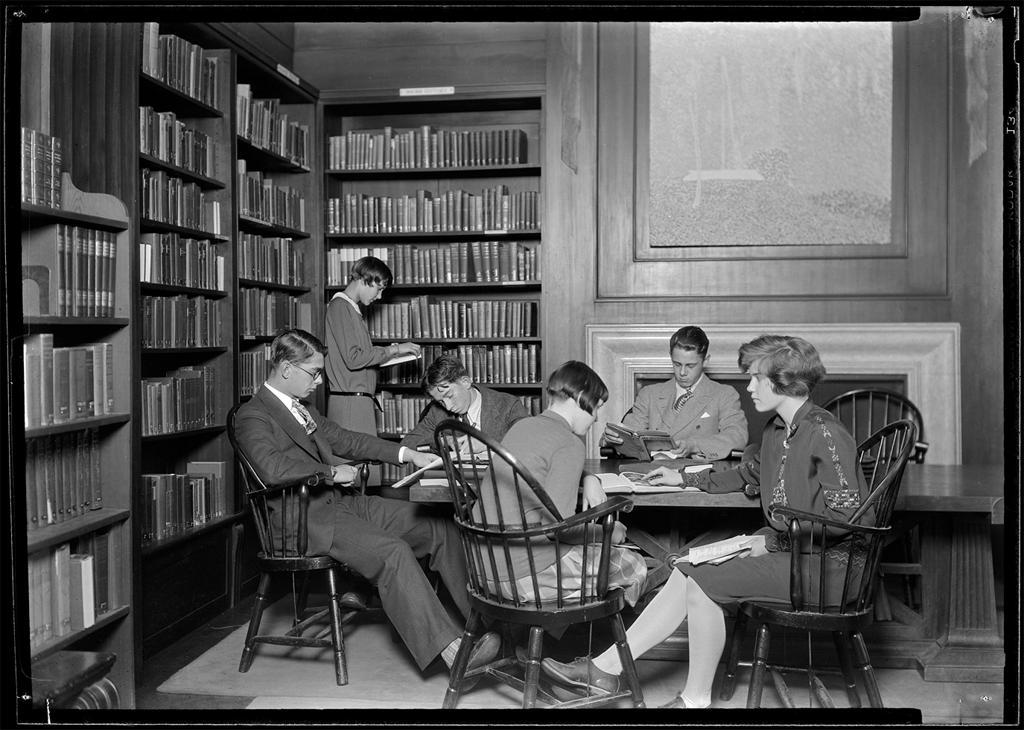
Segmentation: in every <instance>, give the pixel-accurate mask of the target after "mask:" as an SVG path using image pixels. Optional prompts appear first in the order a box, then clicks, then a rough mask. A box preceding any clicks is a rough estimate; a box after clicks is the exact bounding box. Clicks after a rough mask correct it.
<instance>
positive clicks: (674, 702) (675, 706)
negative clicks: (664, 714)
mask: <svg viewBox="0 0 1024 730" xmlns="http://www.w3.org/2000/svg"><path fill="white" fill-rule="evenodd" d="M660 709H662V710H685V709H686V703H685V702H683V693H682V692H680V693H679V694H677V695H676V696H675V697H673V698H672V699H671V700H669V701H668V702H666V703H665V704H664V705H660Z"/></svg>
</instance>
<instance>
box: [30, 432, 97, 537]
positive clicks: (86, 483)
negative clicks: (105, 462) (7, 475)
mask: <svg viewBox="0 0 1024 730" xmlns="http://www.w3.org/2000/svg"><path fill="white" fill-rule="evenodd" d="M102 475H103V469H102V463H101V456H100V445H99V436H98V434H97V432H96V430H95V429H89V428H87V429H83V430H81V431H70V432H67V433H60V434H51V435H49V436H39V437H37V438H29V439H26V441H25V507H26V512H27V514H26V520H27V522H26V524H27V526H28V529H29V530H37V529H39V528H40V527H46V526H48V525H56V524H60V523H63V522H70V521H71V520H75V519H80V518H82V517H85V516H86V515H87V514H89V512H91V511H92V510H97V509H99V508H100V507H102V506H103V478H102Z"/></svg>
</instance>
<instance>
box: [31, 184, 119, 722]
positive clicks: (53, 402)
mask: <svg viewBox="0 0 1024 730" xmlns="http://www.w3.org/2000/svg"><path fill="white" fill-rule="evenodd" d="M57 175H58V177H59V182H60V199H59V201H57V202H58V205H56V206H49V205H38V204H33V203H30V202H25V203H23V204H22V206H21V218H20V220H21V230H22V254H21V257H22V265H23V275H24V276H27V277H29V278H25V279H23V281H22V312H23V313H24V316H23V318H22V332H21V335H22V337H21V338H20V339H21V341H22V342H23V347H22V348H19V349H20V350H21V352H22V355H23V359H22V361H21V362H20V363H19V365H20V374H21V379H22V383H23V385H22V388H23V389H24V392H25V396H24V398H19V400H18V407H17V409H15V408H14V404H13V403H12V423H14V424H18V425H19V426H21V424H24V425H23V426H21V428H20V430H21V432H22V433H21V434H13V433H12V444H19V445H20V444H21V443H23V444H24V447H19V448H18V449H16V452H17V456H18V457H20V459H21V464H20V465H19V466H20V467H21V468H22V469H23V474H24V479H23V480H21V479H19V480H18V482H19V483H21V484H24V485H25V486H24V491H25V506H26V512H25V517H24V518H23V519H24V520H25V524H26V529H25V533H24V534H25V543H24V546H25V550H24V554H25V555H26V560H25V562H24V563H22V564H21V565H19V566H18V569H19V570H20V571H23V572H24V573H27V576H26V585H27V586H28V600H27V602H26V603H27V607H28V611H27V619H19V620H18V625H19V627H21V626H23V627H24V630H25V631H27V632H28V637H29V640H28V642H27V643H26V646H27V647H28V648H29V650H30V653H31V662H32V678H33V682H35V680H36V678H37V677H39V678H42V677H43V676H44V675H46V673H47V671H48V669H47V668H48V667H49V663H48V662H49V661H50V660H49V657H51V656H52V655H54V654H55V653H56V652H58V651H59V650H62V649H65V648H76V647H77V648H84V649H90V650H101V651H103V652H107V653H109V654H112V655H116V656H117V657H119V661H118V663H117V665H116V667H115V668H114V669H112V670H111V669H110V667H109V666H105V667H104V672H106V671H110V682H112V683H113V685H114V686H115V687H116V688H117V691H118V692H119V694H120V696H121V697H122V698H123V701H124V702H125V703H126V705H127V706H129V707H130V706H131V705H132V704H133V702H134V692H135V686H134V685H135V664H134V656H133V643H134V628H133V622H134V619H135V615H136V607H135V604H134V601H133V596H132V575H133V564H132V550H131V545H132V535H131V525H132V521H131V517H132V511H131V506H132V505H131V502H132V495H131V489H130V486H129V485H130V484H131V477H132V475H131V447H132V445H131V428H130V424H131V421H132V415H131V411H132V395H133V394H132V389H131V387H130V383H131V381H132V378H133V376H134V368H133V362H132V357H131V352H132V337H133V332H134V328H135V326H136V325H135V321H134V319H135V317H134V312H133V308H132V303H131V276H130V273H129V272H130V260H131V243H130V241H131V237H130V228H131V220H130V217H129V214H128V209H127V206H126V205H125V204H124V203H123V202H122V201H121V200H119V199H118V198H116V197H114V196H113V195H108V194H104V193H96V192H87V191H84V190H80V189H79V188H77V187H76V186H75V184H74V182H73V181H72V176H71V175H70V174H69V173H68V172H67V171H66V170H64V171H63V172H60V171H59V170H58V172H57ZM100 232H105V234H106V236H105V237H104V235H101V233H100ZM57 241H61V242H62V243H61V245H62V246H65V247H66V250H67V253H66V254H61V253H60V251H59V248H58V249H54V246H56V243H57ZM101 242H102V243H101ZM107 244H109V246H108V245H107ZM104 249H109V250H107V251H106V254H105V253H104ZM107 255H109V257H108V258H107V259H106V260H107V261H108V262H109V264H105V263H104V261H105V256H107ZM24 267H30V268H24ZM40 268H42V269H44V270H45V271H46V272H47V273H48V275H47V276H43V277H40V276H39V274H38V272H39V271H40ZM30 270H31V271H32V272H33V273H32V274H26V272H27V271H30ZM104 271H105V272H106V273H103V272H104ZM79 274H81V276H79ZM61 290H62V291H63V292H65V293H63V294H60V293H58V292H59V291H61ZM76 290H77V291H80V292H81V296H78V295H76V294H75V291H76ZM104 292H107V293H108V294H104ZM108 296H109V298H108ZM62 302H63V303H62ZM72 302H75V304H74V305H72ZM44 309H45V310H46V311H47V312H48V313H42V312H43V310H44ZM37 347H38V348H40V349H38V350H37ZM56 350H62V351H65V352H66V351H68V350H78V351H80V352H82V353H84V358H85V360H82V359H78V360H74V359H69V360H66V361H65V362H66V363H67V365H68V367H69V371H68V372H66V375H65V376H60V375H58V374H57V373H58V372H59V370H60V368H59V367H58V368H56V370H55V366H54V361H55V360H63V358H55V357H54V356H53V355H52V353H53V352H54V351H56ZM46 352H49V353H51V354H50V355H45V354H43V353H46ZM104 353H105V354H104ZM37 354H38V357H37ZM76 362H77V363H78V364H79V365H82V363H85V362H87V363H88V365H87V367H88V368H92V369H94V377H92V378H90V377H88V373H86V375H85V376H84V377H82V378H76V375H77V374H78V372H77V371H78V370H80V368H71V365H72V363H76ZM63 384H66V385H67V386H68V387H73V390H65V387H64V385H63ZM44 393H45V395H44ZM82 402H84V403H85V404H86V407H85V409H84V411H79V412H78V413H77V414H76V409H77V406H76V404H78V403H82ZM62 403H63V404H64V406H65V407H66V409H67V410H66V411H65V412H66V413H67V415H66V416H61V415H60V413H61V412H62V406H61V404H62ZM20 435H23V436H24V438H23V439H21V438H19V436H20ZM18 534H20V530H19V531H18ZM72 554H89V555H90V556H91V557H90V562H91V563H92V567H91V573H92V577H91V578H87V580H91V584H92V588H91V591H92V593H93V594H94V599H95V602H94V604H93V606H92V609H91V613H92V614H93V615H92V617H91V618H90V619H87V620H85V621H84V622H76V623H72V618H71V614H75V615H77V611H75V608H74V607H75V605H76V603H77V604H79V605H80V604H81V602H82V594H81V593H80V592H77V595H76V584H75V583H74V582H72V581H71V580H70V574H69V572H68V571H69V570H70V563H69V562H68V561H69V560H70V556H71V555H72ZM61 556H63V557H61ZM69 612H70V613H69ZM66 679H67V680H68V681H69V682H72V683H73V682H74V681H76V679H77V678H76V677H75V676H73V673H72V674H69V675H68V676H67V677H66ZM32 691H33V702H35V703H36V704H38V703H37V702H36V701H37V700H38V701H39V702H45V700H46V697H44V696H43V695H44V694H46V692H45V690H44V688H43V686H42V685H40V686H39V687H38V688H37V687H36V685H35V683H34V684H33V690H32ZM37 693H38V694H39V697H36V696H35V695H36V694H37ZM51 700H52V698H51Z"/></svg>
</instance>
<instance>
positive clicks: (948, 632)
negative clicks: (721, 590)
mask: <svg viewBox="0 0 1024 730" xmlns="http://www.w3.org/2000/svg"><path fill="white" fill-rule="evenodd" d="M616 466H617V464H616V463H615V462H606V461H599V460H596V459H594V460H588V462H587V464H586V467H585V468H586V470H587V471H596V472H605V471H615V470H616ZM1003 495H1004V474H1003V467H1002V466H1001V465H941V464H908V465H907V468H906V472H905V473H904V477H903V484H902V486H901V488H900V496H899V499H898V500H897V502H896V510H897V518H898V519H899V520H900V521H902V522H903V524H904V526H912V525H916V526H917V527H918V529H919V531H920V542H921V555H920V563H913V564H908V565H909V567H906V568H904V570H905V571H906V572H908V573H911V574H914V575H920V580H921V606H920V608H919V609H914V608H912V607H910V606H907V605H906V604H904V603H902V602H901V601H899V600H898V599H895V598H893V599H892V601H891V608H892V613H893V620H891V621H876V622H875V623H874V624H873V625H872V626H871V628H870V630H869V632H867V633H866V635H867V638H868V640H869V642H870V643H871V645H872V649H871V657H872V661H873V662H874V663H875V664H877V665H878V666H892V667H914V668H917V669H919V670H920V671H921V673H922V676H923V677H924V679H925V680H928V681H937V682H1001V681H1003V666H1004V664H1005V652H1004V648H1003V642H1002V639H1001V638H1000V636H999V631H998V622H997V616H996V596H995V579H994V575H993V561H992V543H991V526H992V525H1001V524H1003V523H1004V520H1005V514H1004V504H1005V502H1004V496H1003ZM409 499H410V500H411V501H414V502H447V501H449V499H450V498H449V496H448V488H447V487H446V486H443V487H438V486H434V487H421V486H418V485H414V486H412V487H410V489H409ZM633 505H634V507H636V508H646V507H663V508H672V509H692V510H705V509H709V508H718V509H722V508H725V509H739V510H755V509H758V510H759V509H760V502H759V501H758V500H757V499H750V498H748V497H746V496H744V495H743V494H741V493H738V492H737V493H730V494H706V493H704V492H679V493H675V494H648V495H634V497H633ZM629 537H630V539H631V540H632V541H633V542H635V543H636V544H638V545H640V546H641V547H642V548H643V549H644V550H645V551H646V552H648V553H649V554H650V555H651V556H652V557H654V558H656V559H663V558H664V557H665V556H666V555H668V554H670V553H678V552H679V551H680V550H682V549H683V548H685V547H686V546H687V545H688V544H689V543H690V542H692V541H693V540H694V539H696V538H698V537H699V536H698V535H693V536H691V537H689V538H686V537H684V536H683V535H682V534H681V531H680V530H678V529H673V530H670V531H669V533H668V534H658V535H650V534H648V533H646V532H644V531H642V530H639V529H634V528H632V527H631V528H630V530H629ZM656 570H668V569H667V568H658V569H656ZM894 570H898V568H896V567H894ZM684 626H685V624H684ZM651 656H652V657H654V658H679V657H680V656H681V657H682V658H685V657H686V637H685V630H683V631H680V632H677V634H675V635H673V636H672V637H670V638H669V639H668V640H666V642H664V644H662V646H661V647H660V648H659V650H657V651H656V652H652V654H651Z"/></svg>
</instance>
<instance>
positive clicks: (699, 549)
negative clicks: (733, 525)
mask: <svg viewBox="0 0 1024 730" xmlns="http://www.w3.org/2000/svg"><path fill="white" fill-rule="evenodd" d="M753 545H754V538H753V537H751V536H750V535H737V536H736V537H729V538H726V539H725V540H719V541H718V542H712V543H708V544H707V545H698V546H696V547H692V548H690V551H689V553H687V554H686V555H683V556H682V557H680V558H676V559H675V561H674V562H676V563H689V564H690V565H700V564H701V563H711V564H712V565H719V564H720V563H724V562H725V561H726V560H732V559H733V558H735V557H736V556H737V555H742V554H743V553H747V552H750V549H751V547H753Z"/></svg>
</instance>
